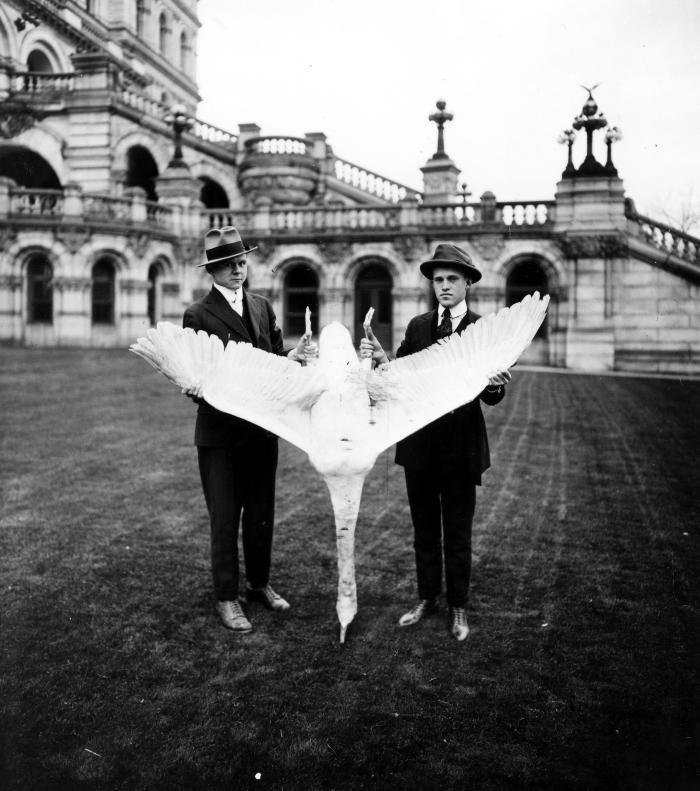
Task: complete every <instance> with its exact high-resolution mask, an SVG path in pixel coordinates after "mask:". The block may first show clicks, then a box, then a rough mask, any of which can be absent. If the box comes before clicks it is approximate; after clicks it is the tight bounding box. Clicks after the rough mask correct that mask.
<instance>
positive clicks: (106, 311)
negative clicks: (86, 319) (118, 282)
mask: <svg viewBox="0 0 700 791" xmlns="http://www.w3.org/2000/svg"><path fill="white" fill-rule="evenodd" d="M92 323H93V324H114V264H113V263H112V262H111V261H110V260H109V259H106V258H102V259H100V260H99V261H98V262H97V263H96V264H95V265H94V266H93V267H92Z"/></svg>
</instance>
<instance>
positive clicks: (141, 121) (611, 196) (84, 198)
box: [0, 0, 700, 374]
mask: <svg viewBox="0 0 700 791" xmlns="http://www.w3.org/2000/svg"><path fill="white" fill-rule="evenodd" d="M35 5H37V7H39V5H40V7H41V11H40V13H39V12H38V18H39V23H40V24H39V26H38V27H37V28H36V29H34V28H33V27H31V26H29V28H28V29H27V30H25V31H24V32H21V31H17V30H16V27H15V25H14V24H13V20H14V19H15V18H17V17H19V16H21V15H22V13H23V12H22V7H23V4H22V3H20V2H17V1H16V0H8V2H6V3H4V4H3V5H2V6H0V40H2V41H7V42H8V47H9V52H8V57H7V58H5V59H4V60H3V61H2V62H0V340H2V341H5V342H14V343H25V344H45V345H51V344H59V345H60V344H63V345H66V344H74V345H81V344H82V345H103V346H121V347H126V346H127V345H128V344H129V343H130V342H131V341H133V339H134V338H135V337H136V336H137V335H139V334H141V333H142V332H143V330H144V329H145V328H146V327H148V326H149V325H150V324H152V323H153V322H155V321H158V320H161V319H165V320H171V321H175V322H179V320H180V317H181V314H182V311H183V308H184V307H185V306H186V305H187V304H188V303H189V302H190V301H191V299H192V298H193V297H195V296H197V295H199V294H201V293H204V292H205V291H206V290H207V289H208V287H209V278H208V276H207V275H206V273H205V271H204V269H203V268H202V267H197V266H195V265H196V264H199V263H201V261H202V237H203V235H204V233H205V232H206V230H207V229H208V228H210V227H213V226H222V225H228V224H233V225H235V226H236V227H238V228H239V229H240V231H241V232H242V234H243V237H244V239H245V240H246V241H247V242H248V243H249V244H250V245H253V246H256V247H257V250H256V251H254V252H253V253H252V254H251V256H250V273H249V281H250V285H251V287H252V288H254V289H255V290H256V291H258V292H260V293H262V294H265V295H267V296H268V298H269V299H270V300H271V301H272V302H273V305H274V308H275V311H276V312H277V315H278V318H279V320H280V322H281V324H282V325H283V327H284V328H285V330H286V332H287V335H289V336H291V337H293V336H294V332H295V329H294V328H295V327H297V328H298V320H297V318H295V317H298V315H299V310H300V306H303V305H304V304H312V305H314V306H315V308H314V309H315V312H316V314H317V316H316V322H317V323H318V324H320V325H321V326H322V325H323V324H326V323H328V322H330V321H333V320H336V321H341V322H343V323H345V324H346V325H347V326H348V327H349V328H350V329H351V330H353V331H354V332H355V333H356V334H358V335H359V334H360V333H361V331H362V330H361V320H362V317H363V311H364V310H365V309H366V306H367V305H369V304H371V305H373V306H374V307H375V308H376V309H377V311H376V313H375V319H376V322H377V332H381V333H382V337H383V338H385V340H386V344H387V345H389V346H392V347H394V348H395V347H396V346H397V345H398V343H399V342H400V340H401V337H402V334H403V330H404V328H405V326H406V324H407V322H408V321H409V319H410V318H411V317H412V316H413V315H415V314H416V313H417V312H420V311H424V310H427V309H429V308H430V306H431V304H432V296H431V290H430V284H429V283H428V281H427V280H426V279H425V278H423V277H422V275H421V274H420V272H419V269H418V267H419V264H420V262H421V261H422V260H425V259H426V258H428V257H429V256H430V255H431V254H432V251H433V249H434V247H435V245H436V244H438V243H439V242H443V241H446V242H452V243H455V244H458V245H460V246H462V247H464V248H465V249H466V250H468V251H469V253H470V254H471V255H472V257H473V259H474V262H475V264H476V265H477V266H478V267H479V268H480V269H481V271H482V273H483V277H482V279H481V281H480V282H479V283H478V284H477V285H476V286H475V287H474V289H473V290H472V292H471V296H470V299H471V304H472V306H473V307H474V308H475V309H476V310H477V311H479V312H480V313H488V312H490V311H493V310H497V309H499V308H500V307H502V306H504V305H506V304H511V303H512V302H513V301H516V300H518V299H520V298H522V296H523V295H524V294H526V293H528V292H531V291H533V290H535V289H537V290H540V291H545V292H547V293H549V294H550V295H551V297H552V302H551V308H550V311H549V315H548V318H547V322H546V326H545V327H544V328H543V331H542V333H541V335H540V337H538V338H536V339H535V341H534V342H533V344H532V347H531V348H530V350H529V351H528V355H529V356H526V359H527V360H529V361H530V362H536V363H540V364H545V365H552V366H561V367H572V368H579V369H586V370H610V369H620V370H641V371H660V372H673V373H678V374H683V373H700V314H699V309H698V305H699V303H700V300H699V299H698V297H699V296H700V294H699V293H698V289H699V287H700V240H698V239H695V238H694V237H692V236H689V235H687V234H683V233H681V232H679V231H677V230H675V229H673V228H670V227H669V226H666V225H664V224H662V223H658V222H656V221H654V220H652V219H650V218H648V217H642V216H640V215H638V214H637V212H636V211H635V209H634V204H633V203H632V201H631V200H629V199H626V198H625V193H624V186H623V182H622V180H621V179H620V178H619V177H618V176H617V171H616V170H615V168H614V166H613V165H612V160H611V157H610V156H609V157H608V163H606V165H599V164H598V163H597V162H596V161H595V160H594V159H593V160H591V159H589V158H588V157H587V159H586V160H585V161H584V163H583V164H582V165H581V166H580V167H579V168H576V167H575V166H574V163H573V160H571V159H570V161H569V163H568V165H567V168H566V170H565V171H564V174H563V177H562V178H561V180H560V181H559V183H558V184H557V185H556V194H555V199H554V200H544V201H539V202H532V203H518V202H513V201H499V200H498V199H497V198H496V196H495V195H494V194H493V193H491V192H488V191H486V192H484V193H483V194H482V196H481V198H480V199H479V201H476V202H473V203H467V197H468V195H469V194H470V193H469V192H468V191H467V188H466V185H462V188H461V191H460V190H458V186H457V185H458V176H459V174H460V171H459V168H458V167H457V166H456V165H455V163H454V162H452V160H450V158H449V157H448V156H447V154H446V153H445V141H444V124H445V123H446V122H447V121H451V120H452V115H451V114H450V113H448V112H447V111H446V107H445V105H444V103H440V104H439V105H438V108H437V109H438V112H436V113H433V114H432V115H431V116H430V120H432V121H434V122H435V123H436V124H437V125H438V147H437V151H436V152H435V154H434V155H433V156H432V157H431V158H430V159H429V160H428V162H427V163H425V164H424V166H423V167H422V168H420V170H421V171H422V173H423V192H422V193H418V192H416V191H415V190H412V189H411V188H409V187H407V186H406V185H403V184H399V183H397V182H394V181H392V180H391V179H387V178H386V177H384V176H381V175H380V174H377V173H372V172H371V171H369V170H367V169H365V168H362V167H361V166H359V165H356V164H354V163H352V162H349V161H347V160H344V159H341V158H340V157H338V156H337V155H336V154H335V153H334V152H333V150H332V149H331V147H330V146H329V145H328V144H327V142H326V137H325V135H324V134H322V133H319V132H316V133H310V134H307V135H306V136H305V137H304V138H292V137H265V136H264V135H262V134H261V130H260V128H259V127H258V126H257V125H255V124H242V125H240V126H239V129H238V132H237V133H236V134H234V133H231V132H228V131H226V130H222V129H217V128H215V127H212V126H211V125H209V124H206V123H205V122H203V121H201V120H199V119H197V118H196V117H195V111H196V103H197V86H196V84H195V82H194V74H195V40H196V32H197V26H198V21H197V16H196V2H195V0H162V1H161V3H160V7H159V13H158V14H150V15H146V16H143V15H141V16H139V14H140V12H138V11H137V9H138V8H141V7H142V6H140V5H136V4H134V3H130V2H126V0H113V2H111V3H110V4H109V6H110V11H109V17H108V18H107V17H106V16H103V15H100V13H99V12H95V13H92V12H88V11H86V10H85V7H84V6H85V4H84V3H82V4H81V3H78V2H74V0H66V2H65V3H61V4H60V8H59V6H58V5H56V4H51V3H44V4H35ZM103 5H104V4H103ZM97 7H98V8H101V7H102V6H97ZM64 8H65V9H68V10H69V11H70V12H71V13H72V14H73V15H74V17H75V18H76V19H79V20H80V24H77V23H76V24H74V25H72V26H71V24H70V23H68V22H66V17H65V14H63V13H62V9H64ZM174 103H179V104H181V105H182V106H183V108H184V110H183V108H180V114H179V115H178V114H177V113H171V112H170V109H171V105H173V104H174ZM589 105H590V101H589V102H587V104H586V106H589ZM86 108H89V109H87V110H86ZM591 117H592V118H593V119H594V120H593V121H589V120H587V119H588V118H589V117H588V116H586V115H585V113H584V114H582V115H581V116H579V117H578V118H577V119H576V124H578V127H577V128H582V129H583V128H585V129H586V132H587V134H588V133H589V132H590V135H593V132H594V131H595V129H593V127H591V129H590V130H589V129H588V126H590V125H591V124H593V125H594V126H595V125H597V126H598V127H600V126H601V124H602V121H601V118H602V116H601V115H595V116H591ZM177 118H180V119H181V120H182V123H181V124H180V126H178V125H177V124H178V123H179V121H176V120H175V119H177ZM587 124H588V126H586V125H587ZM174 134H175V136H176V138H177V143H178V146H174V144H173V135H174ZM569 152H571V146H569ZM17 163H23V164H24V165H26V167H24V168H23V167H18V165H17ZM25 171H26V172H31V173H33V174H34V175H33V176H32V178H31V179H27V178H25V176H24V175H23V173H24V172H25ZM295 322H296V323H295Z"/></svg>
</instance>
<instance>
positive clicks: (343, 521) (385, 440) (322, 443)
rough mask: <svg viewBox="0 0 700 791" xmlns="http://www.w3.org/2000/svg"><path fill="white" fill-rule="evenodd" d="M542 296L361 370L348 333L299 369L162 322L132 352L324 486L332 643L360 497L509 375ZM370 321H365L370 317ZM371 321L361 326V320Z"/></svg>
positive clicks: (347, 588) (534, 325)
mask: <svg viewBox="0 0 700 791" xmlns="http://www.w3.org/2000/svg"><path fill="white" fill-rule="evenodd" d="M548 302H549V296H545V297H543V298H540V295H539V293H535V294H533V295H528V296H526V297H525V298H524V299H523V300H522V301H521V302H519V303H517V304H515V305H513V306H511V307H509V308H502V309H501V310H499V311H498V313H492V314H490V315H488V316H485V317H483V318H480V319H479V320H478V321H476V322H475V323H474V324H471V325H469V326H468V327H467V328H466V329H465V330H464V332H462V333H460V334H453V335H451V336H449V337H448V338H445V339H442V340H440V341H438V342H437V343H435V344H434V345H432V346H430V347H429V348H427V349H424V350H423V351H420V352H418V353H416V354H412V355H409V356H406V357H402V358H400V359H397V360H393V361H392V362H389V363H387V364H385V365H381V366H379V367H378V368H376V369H375V370H372V369H371V365H372V363H371V360H369V359H365V360H362V361H360V360H358V356H357V353H356V351H355V349H354V348H353V344H352V340H351V338H350V333H349V332H348V330H347V329H346V328H345V327H344V326H342V325H341V324H339V323H337V322H333V323H331V324H329V325H328V326H326V327H324V329H323V330H322V332H321V336H320V340H319V356H318V360H317V361H314V364H311V365H307V366H300V365H299V364H298V363H296V362H292V361H291V360H288V359H287V358H285V357H280V356H277V355H274V354H270V353H269V352H265V351H262V350H260V349H257V348H255V347H254V346H251V345H250V344H246V343H233V342H231V343H229V344H228V345H227V346H226V347H225V348H224V345H223V344H222V342H221V341H220V340H219V338H217V337H215V336H211V335H207V334H206V333H205V332H202V331H200V332H195V331H194V330H192V329H189V328H188V329H183V328H181V327H178V326H177V325H175V324H171V323H168V322H160V323H159V324H158V325H157V327H156V328H155V329H150V330H148V333H147V335H146V337H143V338H139V339H138V341H137V342H136V343H134V344H133V345H132V346H131V347H130V348H131V351H133V352H135V353H136V354H138V355H140V356H141V357H143V358H144V359H145V360H146V361H147V362H149V363H150V364H151V365H153V366H154V367H155V368H156V370H158V371H160V372H161V373H162V374H164V375H165V376H166V377H167V378H168V379H169V380H170V381H172V382H174V383H175V384H176V385H178V386H179V387H181V388H182V389H183V390H187V391H189V392H198V393H201V395H202V397H203V398H204V399H205V400H206V401H207V402H208V403H209V404H211V405H212V406H213V407H215V408H216V409H219V410H221V411H223V412H227V413H229V414H231V415H235V416H236V417H239V418H243V419H244V420H248V421H250V422H251V423H255V424H256V425H258V426H261V427H262V428H264V429H266V430H268V431H271V432H273V433H274V434H277V435H278V436H280V437H282V438H283V439H286V440H287V441H288V442H291V443H292V444H293V445H296V446H297V447H298V448H301V450H303V451H304V452H305V453H306V454H307V455H308V457H309V461H310V462H311V464H312V465H313V466H314V468H315V469H316V470H317V471H318V472H319V473H320V474H321V476H322V477H323V479H324V480H325V482H326V484H327V486H328V490H329V492H330V496H331V502H332V505H333V513H334V517H335V528H336V541H337V553H338V598H337V603H336V610H337V613H338V619H339V621H340V642H341V643H342V642H344V641H345V634H346V630H347V627H348V625H349V624H350V623H351V622H352V620H353V618H354V617H355V614H356V613H357V589H356V584H355V561H354V554H355V525H356V523H357V515H358V511H359V507H360V497H361V494H362V486H363V483H364V480H365V477H366V476H367V473H369V471H370V470H371V469H372V467H373V466H374V462H375V461H376V459H377V457H378V456H379V454H380V453H381V452H382V451H384V450H385V449H386V448H388V447H390V446H391V445H393V444H394V443H395V442H398V441H399V440H401V439H403V438H404V437H407V436H408V435H409V434H413V433H414V432H415V431H417V430H418V429H420V428H422V427H423V426H425V425H427V424H428V423H431V422H432V421H433V420H436V419H437V418H439V417H441V416H442V415H444V414H446V413H447V412H450V411H451V410H453V409H456V408H457V407H459V406H462V405H463V404H466V403H468V402H469V401H472V400H473V399H474V398H476V397H477V396H478V395H479V393H481V391H482V390H483V389H484V388H485V387H486V385H487V384H488V382H489V379H490V378H491V377H492V376H494V375H495V374H497V373H499V372H502V371H505V370H506V369H508V368H510V367H511V366H512V365H513V364H514V363H515V362H516V360H517V359H518V357H519V356H520V355H521V354H522V352H523V351H524V350H525V349H526V348H527V346H528V345H529V344H530V342H531V340H532V339H533V337H534V335H535V333H536V332H537V329H538V328H539V326H540V324H541V323H542V322H543V320H544V317H545V313H546V310H547V304H548ZM370 312H371V311H370ZM368 317H369V314H368Z"/></svg>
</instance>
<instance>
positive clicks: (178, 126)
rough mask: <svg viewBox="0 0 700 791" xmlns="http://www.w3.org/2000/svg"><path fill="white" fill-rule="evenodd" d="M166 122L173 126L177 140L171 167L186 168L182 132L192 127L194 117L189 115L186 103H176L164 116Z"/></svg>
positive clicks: (169, 165)
mask: <svg viewBox="0 0 700 791" xmlns="http://www.w3.org/2000/svg"><path fill="white" fill-rule="evenodd" d="M163 120H164V121H165V123H166V124H170V125H171V126H172V128H173V139H174V140H175V152H174V153H173V158H172V159H171V160H170V162H169V163H168V167H169V168H186V167H187V163H186V162H185V160H184V159H183V157H182V133H183V132H185V131H187V130H188V129H191V128H192V125H193V124H194V118H190V116H189V115H187V108H186V107H185V105H184V104H174V105H173V106H172V107H171V108H170V110H169V111H168V112H167V113H166V115H165V117H164V118H163Z"/></svg>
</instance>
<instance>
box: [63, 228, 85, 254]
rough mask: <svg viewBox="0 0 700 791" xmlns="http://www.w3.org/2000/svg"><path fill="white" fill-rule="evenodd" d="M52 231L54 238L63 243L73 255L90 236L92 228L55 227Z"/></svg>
mask: <svg viewBox="0 0 700 791" xmlns="http://www.w3.org/2000/svg"><path fill="white" fill-rule="evenodd" d="M54 233H55V236H56V239H57V240H58V241H59V242H61V243H62V244H64V245H65V246H66V247H67V248H68V251H69V252H70V253H72V254H73V255H75V254H76V253H77V252H78V250H80V248H81V247H82V246H83V245H84V244H87V243H88V241H90V237H91V236H92V230H91V229H90V228H80V227H78V226H68V227H65V228H64V227H62V228H57V229H56V230H55V231H54Z"/></svg>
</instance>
